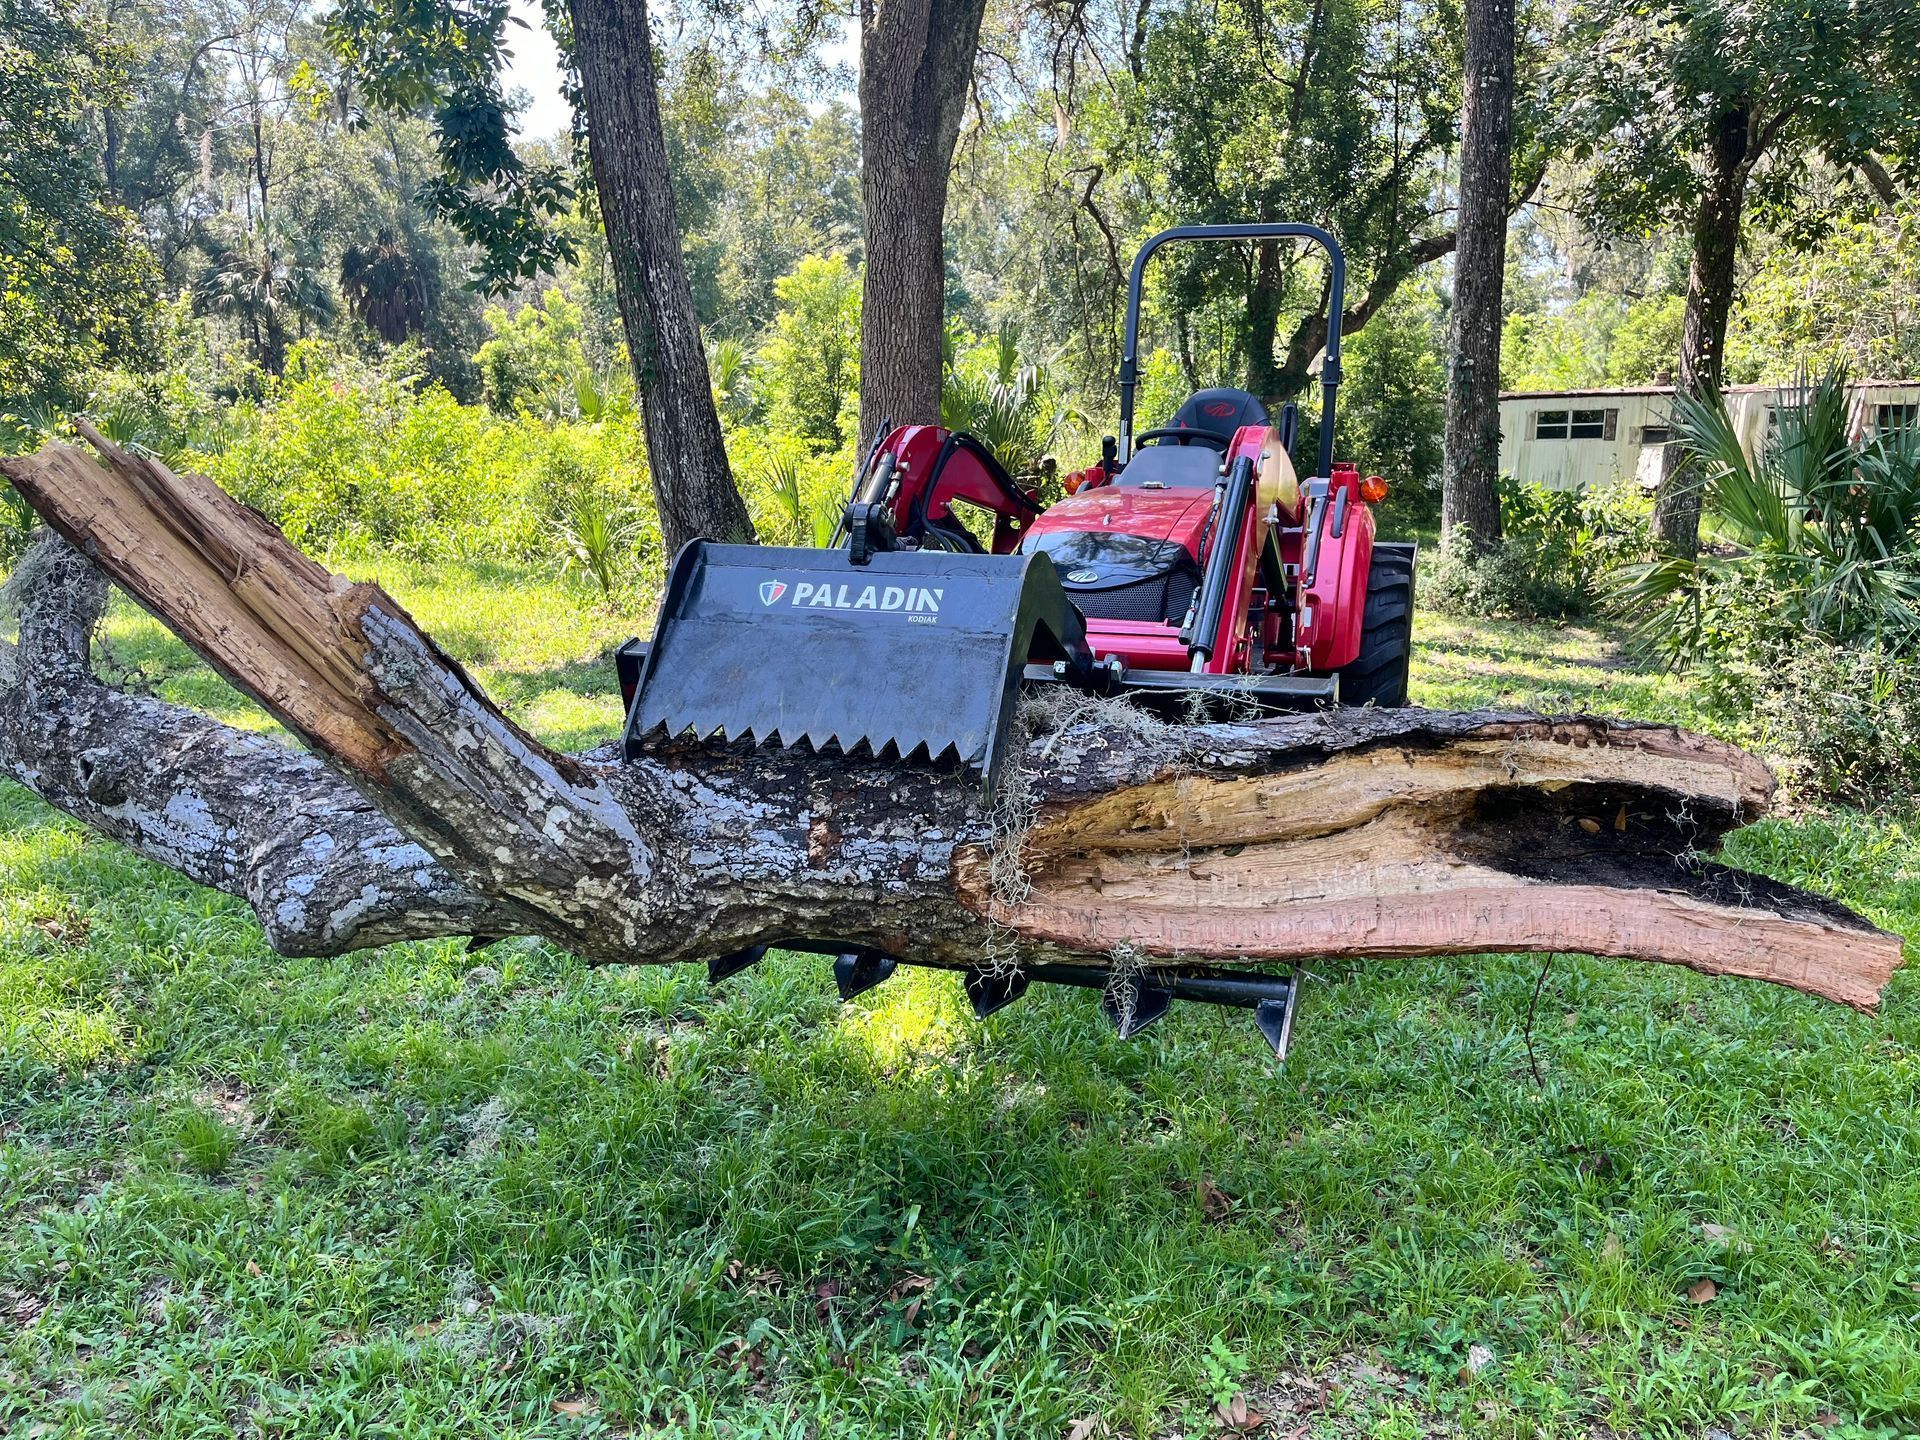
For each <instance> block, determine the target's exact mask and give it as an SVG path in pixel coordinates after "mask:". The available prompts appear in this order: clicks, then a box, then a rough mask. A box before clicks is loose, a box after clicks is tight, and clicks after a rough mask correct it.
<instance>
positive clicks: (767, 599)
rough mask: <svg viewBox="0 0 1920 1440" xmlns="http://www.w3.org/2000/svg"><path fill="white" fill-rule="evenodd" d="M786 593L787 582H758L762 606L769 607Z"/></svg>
mask: <svg viewBox="0 0 1920 1440" xmlns="http://www.w3.org/2000/svg"><path fill="white" fill-rule="evenodd" d="M786 593H787V582H786V581H784V580H762V581H761V582H760V603H761V604H762V605H771V604H773V602H774V601H776V600H778V599H779V598H780V597H781V596H782V595H784V594H786Z"/></svg>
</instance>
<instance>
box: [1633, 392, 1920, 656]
mask: <svg viewBox="0 0 1920 1440" xmlns="http://www.w3.org/2000/svg"><path fill="white" fill-rule="evenodd" d="M1851 412H1852V405H1851V402H1850V399H1849V397H1848V394H1847V387H1846V376H1845V374H1844V373H1843V372H1841V371H1838V370H1833V371H1829V372H1828V373H1827V374H1825V375H1824V376H1822V377H1821V378H1820V379H1819V380H1818V381H1816V382H1814V383H1813V384H1811V385H1802V386H1800V387H1797V388H1796V389H1795V390H1792V391H1788V392H1784V393H1783V394H1782V396H1781V403H1780V404H1779V406H1778V407H1777V408H1776V410H1775V412H1774V413H1775V416H1776V422H1777V423H1776V426H1775V428H1774V429H1773V430H1772V431H1771V432H1770V433H1768V434H1767V435H1766V436H1764V437H1763V438H1762V440H1761V443H1760V447H1759V452H1758V454H1757V455H1756V456H1755V457H1754V458H1752V459H1749V458H1748V456H1747V454H1746V451H1745V450H1744V449H1743V448H1742V446H1741V443H1740V436H1739V433H1738V431H1737V430H1736V429H1735V428H1734V423H1733V419H1732V417H1731V416H1730V415H1729V414H1728V413H1727V409H1726V406H1725V405H1724V404H1722V403H1721V401H1720V400H1719V399H1718V397H1714V398H1711V399H1705V400H1702V399H1698V398H1693V397H1685V396H1683V397H1680V398H1679V399H1677V400H1676V401H1675V404H1674V431H1675V434H1676V436H1677V437H1678V439H1679V442H1680V444H1681V445H1682V446H1683V447H1684V448H1685V454H1686V463H1687V465H1688V467H1689V473H1690V474H1691V475H1692V477H1693V483H1694V484H1696V485H1698V486H1699V487H1700V507H1701V513H1702V515H1703V517H1704V518H1705V519H1706V521H1707V522H1708V524H1709V526H1710V528H1711V530H1712V532H1713V534H1714V535H1715V537H1716V538H1717V540H1718V541H1719V542H1720V544H1719V545H1718V546H1717V547H1716V548H1715V549H1713V550H1709V551H1706V552H1703V553H1701V554H1699V555H1673V556H1667V557H1663V558H1662V559H1660V560H1657V561H1655V562H1652V563H1650V564H1648V565H1646V566H1643V567H1641V568H1639V569H1638V570H1636V571H1635V572H1634V573H1633V574H1632V575H1631V576H1630V577H1629V584H1628V585H1627V586H1626V588H1625V590H1624V591H1623V594H1622V601H1623V604H1625V605H1626V606H1628V607H1631V609H1632V610H1633V611H1634V612H1635V613H1636V614H1637V615H1638V616H1639V617H1640V618H1639V619H1638V621H1637V624H1636V630H1635V634H1636V636H1637V638H1638V639H1639V640H1640V642H1641V643H1642V644H1643V646H1645V647H1646V648H1648V649H1649V650H1652V651H1654V652H1656V653H1658V654H1660V655H1662V656H1664V657H1665V658H1666V659H1668V660H1669V661H1672V662H1674V663H1680V664H1684V663H1687V662H1689V661H1691V660H1694V659H1696V658H1699V657H1700V656H1702V655H1704V654H1707V653H1709V652H1712V651H1715V650H1719V649H1723V648H1724V635H1725V633H1726V631H1727V630H1728V629H1729V628H1730V629H1731V630H1733V631H1735V632H1739V631H1744V630H1746V629H1749V628H1751V623H1757V622H1759V621H1761V620H1762V619H1763V618H1765V619H1768V620H1771V619H1772V618H1774V617H1778V618H1781V619H1784V620H1785V621H1787V622H1788V623H1789V624H1790V625H1791V627H1792V628H1793V629H1794V630H1796V631H1797V632H1800V633H1802V634H1809V635H1813V636H1816V637H1819V638H1821V639H1825V640H1830V641H1833V642H1835V643H1837V644H1843V645H1844V644H1855V643H1868V644H1873V645H1877V646H1880V647H1882V648H1885V649H1888V650H1890V651H1893V652H1896V653H1904V652H1906V651H1909V650H1911V649H1913V648H1914V647H1915V646H1916V644H1920V435H1916V433H1915V432H1914V431H1913V430H1912V429H1911V428H1901V429H1896V430H1892V431H1887V432H1880V433H1875V434H1873V435H1871V436H1868V437H1866V438H1864V439H1859V440H1856V439H1855V438H1854V434H1853V419H1852V413H1851Z"/></svg>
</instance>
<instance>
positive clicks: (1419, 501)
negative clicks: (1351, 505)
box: [1309, 282, 1447, 535]
mask: <svg viewBox="0 0 1920 1440" xmlns="http://www.w3.org/2000/svg"><path fill="white" fill-rule="evenodd" d="M1444 331H1445V318H1444V316H1443V314H1442V311H1441V305H1440V296H1439V293H1438V291H1437V290H1436V289H1435V288H1434V287H1432V286H1430V285H1425V284H1418V283H1413V282H1409V283H1408V284H1405V285H1403V286H1401V288H1400V289H1399V290H1398V291H1396V292H1395V294H1394V297H1393V299H1392V300H1390V301H1388V302H1387V304H1386V305H1385V306H1384V307H1383V308H1382V309H1381V310H1380V312H1379V313H1378V314H1376V315H1375V316H1374V317H1373V319H1372V321H1371V322H1370V323H1369V324H1368V325H1367V328H1366V329H1364V330H1362V331H1361V332H1360V333H1359V334H1357V335H1355V336H1354V337H1353V340H1352V343H1351V344H1350V345H1349V346H1348V347H1347V352H1346V360H1345V364H1346V378H1345V380H1344V381H1343V382H1342V384H1341V386H1340V420H1339V439H1340V456H1341V458H1342V459H1351V460H1353V461H1354V463H1355V464H1357V465H1359V466H1360V468H1361V470H1362V472H1363V473H1364V472H1369V471H1372V472H1377V473H1379V474H1380V475H1381V476H1382V477H1384V478H1385V479H1386V481H1387V483H1388V486H1389V489H1388V491H1387V498H1386V500H1385V501H1384V502H1382V505H1381V507H1380V511H1379V519H1380V524H1381V527H1382V532H1383V533H1385V534H1392V535H1399V534H1403V533H1405V532H1406V531H1408V530H1411V529H1423V528H1426V527H1428V526H1431V525H1432V524H1434V523H1435V522H1436V521H1438V519H1439V518H1440V465H1441V459H1442V455H1441V449H1442V446H1441V439H1442V435H1443V432H1444V430H1445V427H1446V396H1447V370H1446V361H1445V359H1444V357H1443V346H1444V344H1445V334H1444ZM1309 468H1311V467H1309Z"/></svg>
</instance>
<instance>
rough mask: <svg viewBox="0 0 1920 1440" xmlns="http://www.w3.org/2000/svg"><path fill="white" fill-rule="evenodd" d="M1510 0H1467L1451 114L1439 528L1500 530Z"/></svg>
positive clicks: (1491, 534) (1478, 533)
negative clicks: (1458, 85)
mask: <svg viewBox="0 0 1920 1440" xmlns="http://www.w3.org/2000/svg"><path fill="white" fill-rule="evenodd" d="M1515 39H1516V36H1515V31H1514V0H1467V76H1466V103H1465V106H1464V108H1463V111H1462V115H1461V123H1460V223H1459V233H1460V253H1459V258H1458V260H1457V261H1456V263H1455V268H1454V282H1453V337H1452V338H1453V344H1452V347H1451V348H1452V351H1453V353H1452V356H1451V364H1450V365H1449V366H1448V370H1447V428H1446V463H1445V469H1444V471H1443V478H1442V481H1441V484H1442V491H1441V500H1440V533H1441V537H1442V538H1443V539H1444V538H1445V537H1447V536H1449V535H1451V534H1453V533H1454V532H1455V531H1456V530H1460V529H1465V530H1466V531H1467V532H1468V533H1469V534H1470V535H1471V536H1472V537H1473V540H1474V543H1475V544H1476V545H1478V546H1481V547H1486V546H1489V545H1492V544H1494V543H1496V542H1497V541H1498V540H1499V539H1500V497H1499V493H1498V491H1497V490H1496V489H1495V481H1496V480H1497V479H1498V478H1499V474H1500V326H1501V321H1502V318H1503V317H1502V315H1501V293H1502V290H1503V288H1504V286H1505V283H1506V269H1507V215H1508V207H1509V200H1510V196H1511V194H1512V190H1513V64H1514V56H1513V51H1514V44H1515Z"/></svg>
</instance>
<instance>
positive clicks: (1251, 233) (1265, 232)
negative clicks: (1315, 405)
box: [1120, 221, 1347, 477]
mask: <svg viewBox="0 0 1920 1440" xmlns="http://www.w3.org/2000/svg"><path fill="white" fill-rule="evenodd" d="M1174 240H1311V241H1312V242H1313V243H1314V244H1316V245H1318V246H1319V247H1320V248H1321V249H1322V250H1325V251H1326V252H1327V261H1328V264H1329V265H1330V266H1331V274H1330V275H1329V276H1328V284H1327V357H1326V359H1325V360H1324V361H1323V362H1322V363H1321V366H1320V397H1321V398H1320V457H1319V464H1318V466H1317V467H1316V468H1315V470H1314V472H1313V473H1314V474H1315V475H1318V476H1322V477H1325V476H1329V475H1331V474H1332V473H1333V421H1334V391H1335V390H1337V389H1338V388H1339V385H1340V317H1341V315H1342V314H1343V313H1344V311H1345V305H1346V289H1347V257H1346V255H1345V254H1344V253H1342V251H1341V249H1340V242H1339V241H1338V240H1336V239H1334V238H1333V236H1332V235H1330V234H1329V233H1328V232H1327V231H1325V230H1323V229H1321V228H1320V227H1319V226H1318V225H1305V224H1301V223H1298V222H1295V221H1274V222H1272V223H1270V224H1267V223H1262V224H1252V225H1176V226H1174V227H1173V229H1171V230H1162V231H1161V232H1160V233H1159V234H1158V235H1156V236H1154V237H1153V238H1152V239H1151V240H1149V241H1147V243H1146V244H1144V245H1142V246H1141V247H1140V253H1139V254H1138V255H1136V256H1134V257H1133V273H1132V274H1131V275H1130V276H1128V278H1127V331H1126V341H1125V343H1124V344H1123V345H1122V346H1121V349H1120V459H1121V461H1122V462H1125V461H1127V460H1129V459H1131V458H1132V457H1133V392H1134V387H1135V386H1136V385H1138V384H1139V383H1140V364H1139V346H1140V287H1141V282H1142V281H1143V280H1144V279H1145V278H1146V273H1147V261H1148V260H1149V259H1151V258H1152V256H1153V252H1154V251H1156V250H1158V249H1159V248H1160V247H1161V246H1162V245H1165V244H1168V243H1169V242H1171V241H1174Z"/></svg>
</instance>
